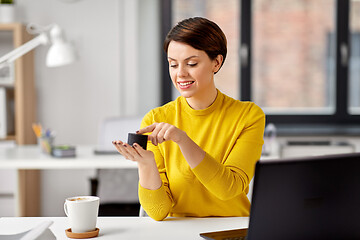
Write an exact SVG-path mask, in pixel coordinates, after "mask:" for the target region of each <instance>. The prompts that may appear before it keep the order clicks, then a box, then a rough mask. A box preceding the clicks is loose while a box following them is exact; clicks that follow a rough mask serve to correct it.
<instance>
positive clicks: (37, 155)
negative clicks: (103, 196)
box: [0, 145, 278, 169]
mask: <svg viewBox="0 0 360 240" xmlns="http://www.w3.org/2000/svg"><path fill="white" fill-rule="evenodd" d="M94 149H95V147H94V146H76V157H70V158H57V157H52V156H50V155H47V154H44V153H42V152H41V151H40V148H39V146H37V145H22V146H15V147H9V148H0V169H99V168H102V169H104V168H118V169H120V168H122V169H126V168H137V164H136V163H135V162H132V161H129V160H126V159H125V158H124V157H123V156H122V155H121V154H102V155H98V154H94ZM274 158H275V159H276V158H278V156H275V155H274V156H262V157H261V159H263V160H265V159H274Z"/></svg>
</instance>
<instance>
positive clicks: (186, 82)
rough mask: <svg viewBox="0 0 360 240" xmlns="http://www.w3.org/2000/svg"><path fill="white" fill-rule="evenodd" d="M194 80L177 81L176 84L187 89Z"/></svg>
mask: <svg viewBox="0 0 360 240" xmlns="http://www.w3.org/2000/svg"><path fill="white" fill-rule="evenodd" d="M194 82H195V81H182V82H178V83H177V84H178V86H179V88H180V89H187V88H190V87H191V86H192V85H193V84H194Z"/></svg>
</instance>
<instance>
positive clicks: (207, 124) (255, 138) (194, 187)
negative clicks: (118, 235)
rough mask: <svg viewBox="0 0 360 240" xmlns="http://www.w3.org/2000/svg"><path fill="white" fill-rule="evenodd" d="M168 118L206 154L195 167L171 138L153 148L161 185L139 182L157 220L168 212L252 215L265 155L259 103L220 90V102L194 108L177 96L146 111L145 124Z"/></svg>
mask: <svg viewBox="0 0 360 240" xmlns="http://www.w3.org/2000/svg"><path fill="white" fill-rule="evenodd" d="M154 122H167V123H170V124H172V125H174V126H176V127H178V128H179V129H181V130H183V131H185V132H186V133H187V135H188V136H189V137H190V138H191V139H192V140H193V141H194V142H195V143H196V144H198V145H199V146H200V147H201V148H202V149H203V150H204V151H205V152H206V156H205V158H204V159H203V160H202V162H201V163H200V164H199V165H198V166H196V167H195V168H193V169H191V168H190V166H189V165H188V163H187V162H186V160H185V158H184V157H183V155H182V153H181V151H180V148H179V147H178V145H177V144H176V143H174V142H172V141H166V142H164V143H161V144H159V145H158V146H154V145H153V144H151V142H150V141H149V143H148V150H151V151H152V152H153V153H154V155H155V160H156V163H157V166H158V169H159V172H160V176H161V179H162V181H163V184H162V186H161V187H160V188H159V189H157V190H149V189H145V188H143V187H141V186H140V185H139V199H140V203H141V205H142V206H143V208H144V209H145V211H146V213H147V214H148V215H149V216H150V217H152V218H153V219H155V220H162V219H164V218H165V217H167V216H176V217H185V216H187V217H209V216H249V211H250V202H249V200H248V198H247V196H246V194H247V193H248V190H249V188H248V186H249V182H250V180H251V179H252V177H253V174H254V167H255V163H256V161H257V160H259V158H260V155H261V149H262V145H263V133H264V127H265V115H264V113H263V111H262V110H261V109H260V108H259V107H258V106H257V105H255V104H254V103H251V102H241V101H238V100H235V99H233V98H230V97H228V96H226V95H225V94H222V93H221V92H220V91H219V90H218V95H217V97H216V100H215V102H214V103H213V104H212V105H211V106H210V107H208V108H206V109H203V110H194V109H192V108H191V107H190V106H189V105H188V104H187V102H186V99H185V98H184V97H181V96H180V97H178V98H177V99H176V100H175V101H172V102H170V103H168V104H166V105H164V106H162V107H159V108H155V109H153V110H151V111H150V112H149V113H147V114H146V115H145V117H144V119H143V121H142V123H141V127H142V128H143V127H145V126H148V125H150V124H152V123H154Z"/></svg>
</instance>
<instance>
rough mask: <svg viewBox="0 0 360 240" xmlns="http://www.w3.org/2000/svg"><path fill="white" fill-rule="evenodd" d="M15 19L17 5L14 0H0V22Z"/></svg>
mask: <svg viewBox="0 0 360 240" xmlns="http://www.w3.org/2000/svg"><path fill="white" fill-rule="evenodd" d="M14 21H15V6H14V1H13V0H0V23H9V22H14Z"/></svg>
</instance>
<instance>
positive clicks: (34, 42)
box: [0, 33, 49, 64]
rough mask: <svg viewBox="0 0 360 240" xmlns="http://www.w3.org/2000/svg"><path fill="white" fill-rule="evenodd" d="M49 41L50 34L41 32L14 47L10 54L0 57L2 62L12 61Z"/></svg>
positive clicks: (0, 62)
mask: <svg viewBox="0 0 360 240" xmlns="http://www.w3.org/2000/svg"><path fill="white" fill-rule="evenodd" d="M48 42H49V38H48V36H47V35H46V34H45V33H41V34H40V35H39V36H37V37H35V38H33V39H31V40H30V41H28V42H27V43H25V44H23V45H21V46H20V47H18V48H16V49H14V50H13V51H11V52H9V53H8V54H6V55H4V56H2V57H1V58H0V64H3V63H9V62H12V61H14V60H16V59H17V58H19V57H21V56H22V55H24V54H26V53H28V52H30V51H31V50H33V49H34V48H36V47H37V46H39V45H41V44H43V45H46V44H48Z"/></svg>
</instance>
